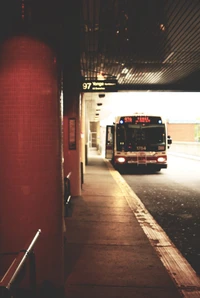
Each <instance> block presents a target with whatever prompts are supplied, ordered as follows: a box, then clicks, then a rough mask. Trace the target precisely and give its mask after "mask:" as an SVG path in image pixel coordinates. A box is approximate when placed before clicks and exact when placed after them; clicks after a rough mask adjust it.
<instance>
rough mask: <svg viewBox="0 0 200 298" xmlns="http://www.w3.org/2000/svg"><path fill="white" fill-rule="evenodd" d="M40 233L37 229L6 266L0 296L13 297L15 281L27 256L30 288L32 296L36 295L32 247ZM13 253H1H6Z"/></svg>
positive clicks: (0, 285)
mask: <svg viewBox="0 0 200 298" xmlns="http://www.w3.org/2000/svg"><path fill="white" fill-rule="evenodd" d="M40 233H41V230H40V229H39V230H38V231H37V233H36V234H35V236H34V237H33V239H32V240H31V241H29V242H28V245H26V246H25V249H22V250H20V251H19V252H18V253H14V254H17V256H16V258H15V259H14V261H13V262H12V264H11V265H10V267H9V268H8V270H7V272H6V273H5V274H4V276H3V278H2V279H1V281H0V298H12V297H13V298H14V297H15V296H14V289H15V287H16V281H17V278H18V277H19V275H20V274H21V272H22V270H23V268H24V265H25V262H26V260H27V258H29V262H30V263H29V264H30V276H29V278H30V288H31V292H32V295H33V297H34V296H35V295H36V266H35V254H34V251H33V247H34V245H35V243H36V241H37V239H38V237H39V235H40ZM8 254H13V253H1V255H8Z"/></svg>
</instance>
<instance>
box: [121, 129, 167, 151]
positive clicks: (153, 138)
mask: <svg viewBox="0 0 200 298" xmlns="http://www.w3.org/2000/svg"><path fill="white" fill-rule="evenodd" d="M116 145H117V151H164V150H166V134H165V125H164V124H159V125H156V124H152V125H151V124H148V125H142V124H141V125H138V124H124V125H121V124H117V134H116Z"/></svg>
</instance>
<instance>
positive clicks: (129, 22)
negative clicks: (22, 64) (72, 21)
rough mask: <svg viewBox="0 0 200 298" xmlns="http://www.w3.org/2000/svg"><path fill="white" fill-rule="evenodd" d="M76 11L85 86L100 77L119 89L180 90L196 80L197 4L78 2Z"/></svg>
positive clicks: (199, 47) (181, 0) (179, 0)
mask: <svg viewBox="0 0 200 298" xmlns="http://www.w3.org/2000/svg"><path fill="white" fill-rule="evenodd" d="M81 5H82V7H81V43H80V44H81V75H82V77H83V78H84V79H85V80H93V79H98V78H101V77H102V76H103V77H104V79H117V81H118V84H119V86H120V87H121V89H123V88H128V89H130V90H131V89H137V88H138V89H143V88H144V89H145V86H147V88H148V87H149V86H154V85H155V86H156V88H157V87H160V88H162V87H163V86H171V87H172V86H175V87H174V88H175V89H176V88H177V89H179V87H180V86H181V85H180V82H183V83H184V82H185V81H184V80H185V79H188V78H190V77H191V75H192V74H197V77H198V72H199V71H200V37H199V36H200V35H199V33H200V1H199V0H191V1H188V0H82V1H81ZM195 78H196V77H195ZM197 81H198V80H197ZM192 82H193V85H194V87H195V88H198V87H197V86H198V83H196V85H195V84H194V81H192ZM182 86H184V84H183V85H182Z"/></svg>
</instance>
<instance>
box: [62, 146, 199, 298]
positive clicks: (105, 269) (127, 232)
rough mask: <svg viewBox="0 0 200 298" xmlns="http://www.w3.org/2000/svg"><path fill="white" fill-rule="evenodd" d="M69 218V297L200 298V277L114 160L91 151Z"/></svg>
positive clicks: (66, 254)
mask: <svg viewBox="0 0 200 298" xmlns="http://www.w3.org/2000/svg"><path fill="white" fill-rule="evenodd" d="M85 172H86V173H85V174H84V181H83V185H82V195H81V196H80V197H72V198H71V200H70V206H69V208H68V209H69V210H68V214H67V216H66V217H65V223H66V235H65V264H64V266H65V295H66V298H82V297H87V298H133V297H134V298H143V297H146V298H149V297H158V298H177V297H200V281H199V277H198V276H197V275H196V273H195V272H194V271H193V269H192V268H191V267H190V265H189V264H188V263H187V261H186V260H185V259H184V258H183V257H182V255H181V254H180V253H179V251H178V250H177V249H176V247H174V245H173V243H171V242H170V240H169V239H168V237H167V236H166V234H165V233H164V231H163V230H162V229H161V227H159V226H158V224H157V223H156V222H155V221H154V219H153V218H152V217H151V215H150V214H149V213H148V211H147V210H146V209H145V206H143V204H142V202H141V201H140V200H139V198H138V197H137V196H136V194H135V193H134V192H133V191H132V190H131V189H130V187H129V186H128V185H127V183H126V182H125V181H124V179H123V177H121V175H120V174H119V173H118V172H117V171H116V170H115V169H114V168H113V167H112V165H111V164H110V162H109V161H106V160H105V159H104V158H103V157H101V156H99V155H98V153H97V152H96V151H94V152H93V153H92V154H91V153H90V155H89V158H88V165H87V166H86V171H85Z"/></svg>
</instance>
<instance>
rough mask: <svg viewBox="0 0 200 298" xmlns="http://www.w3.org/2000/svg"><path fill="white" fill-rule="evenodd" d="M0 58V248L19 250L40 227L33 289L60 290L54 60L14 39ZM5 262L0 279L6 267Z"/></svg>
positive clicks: (34, 43)
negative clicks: (49, 285) (50, 287)
mask: <svg viewBox="0 0 200 298" xmlns="http://www.w3.org/2000/svg"><path fill="white" fill-rule="evenodd" d="M0 60H1V64H0V165H1V166H0V196H1V199H0V250H1V252H12V251H19V250H21V249H23V248H24V245H25V244H26V242H27V241H28V240H29V239H30V238H31V237H33V236H34V234H35V233H36V231H37V230H38V229H41V230H42V233H41V235H40V237H39V239H38V242H37V243H36V245H35V254H36V269H37V283H38V286H40V285H42V284H43V283H44V281H49V282H50V283H52V284H53V285H54V286H55V287H59V288H61V287H62V286H63V284H64V268H63V264H64V260H63V191H62V189H63V175H62V166H61V138H60V135H61V111H60V110H61V109H60V90H59V87H58V86H59V84H58V67H57V62H56V56H55V54H54V53H53V52H52V50H51V49H50V48H49V47H48V46H47V45H46V44H44V43H42V42H40V41H38V40H35V39H33V38H31V37H26V36H19V37H13V38H11V39H9V40H7V41H5V42H4V44H3V45H2V48H1V56H0ZM1 259H2V257H1ZM3 259H4V260H5V259H6V258H3ZM7 260H9V261H8V262H4V263H3V266H0V267H1V272H0V275H2V274H3V273H5V270H6V269H7V267H8V265H10V258H7ZM27 274H28V272H27Z"/></svg>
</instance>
